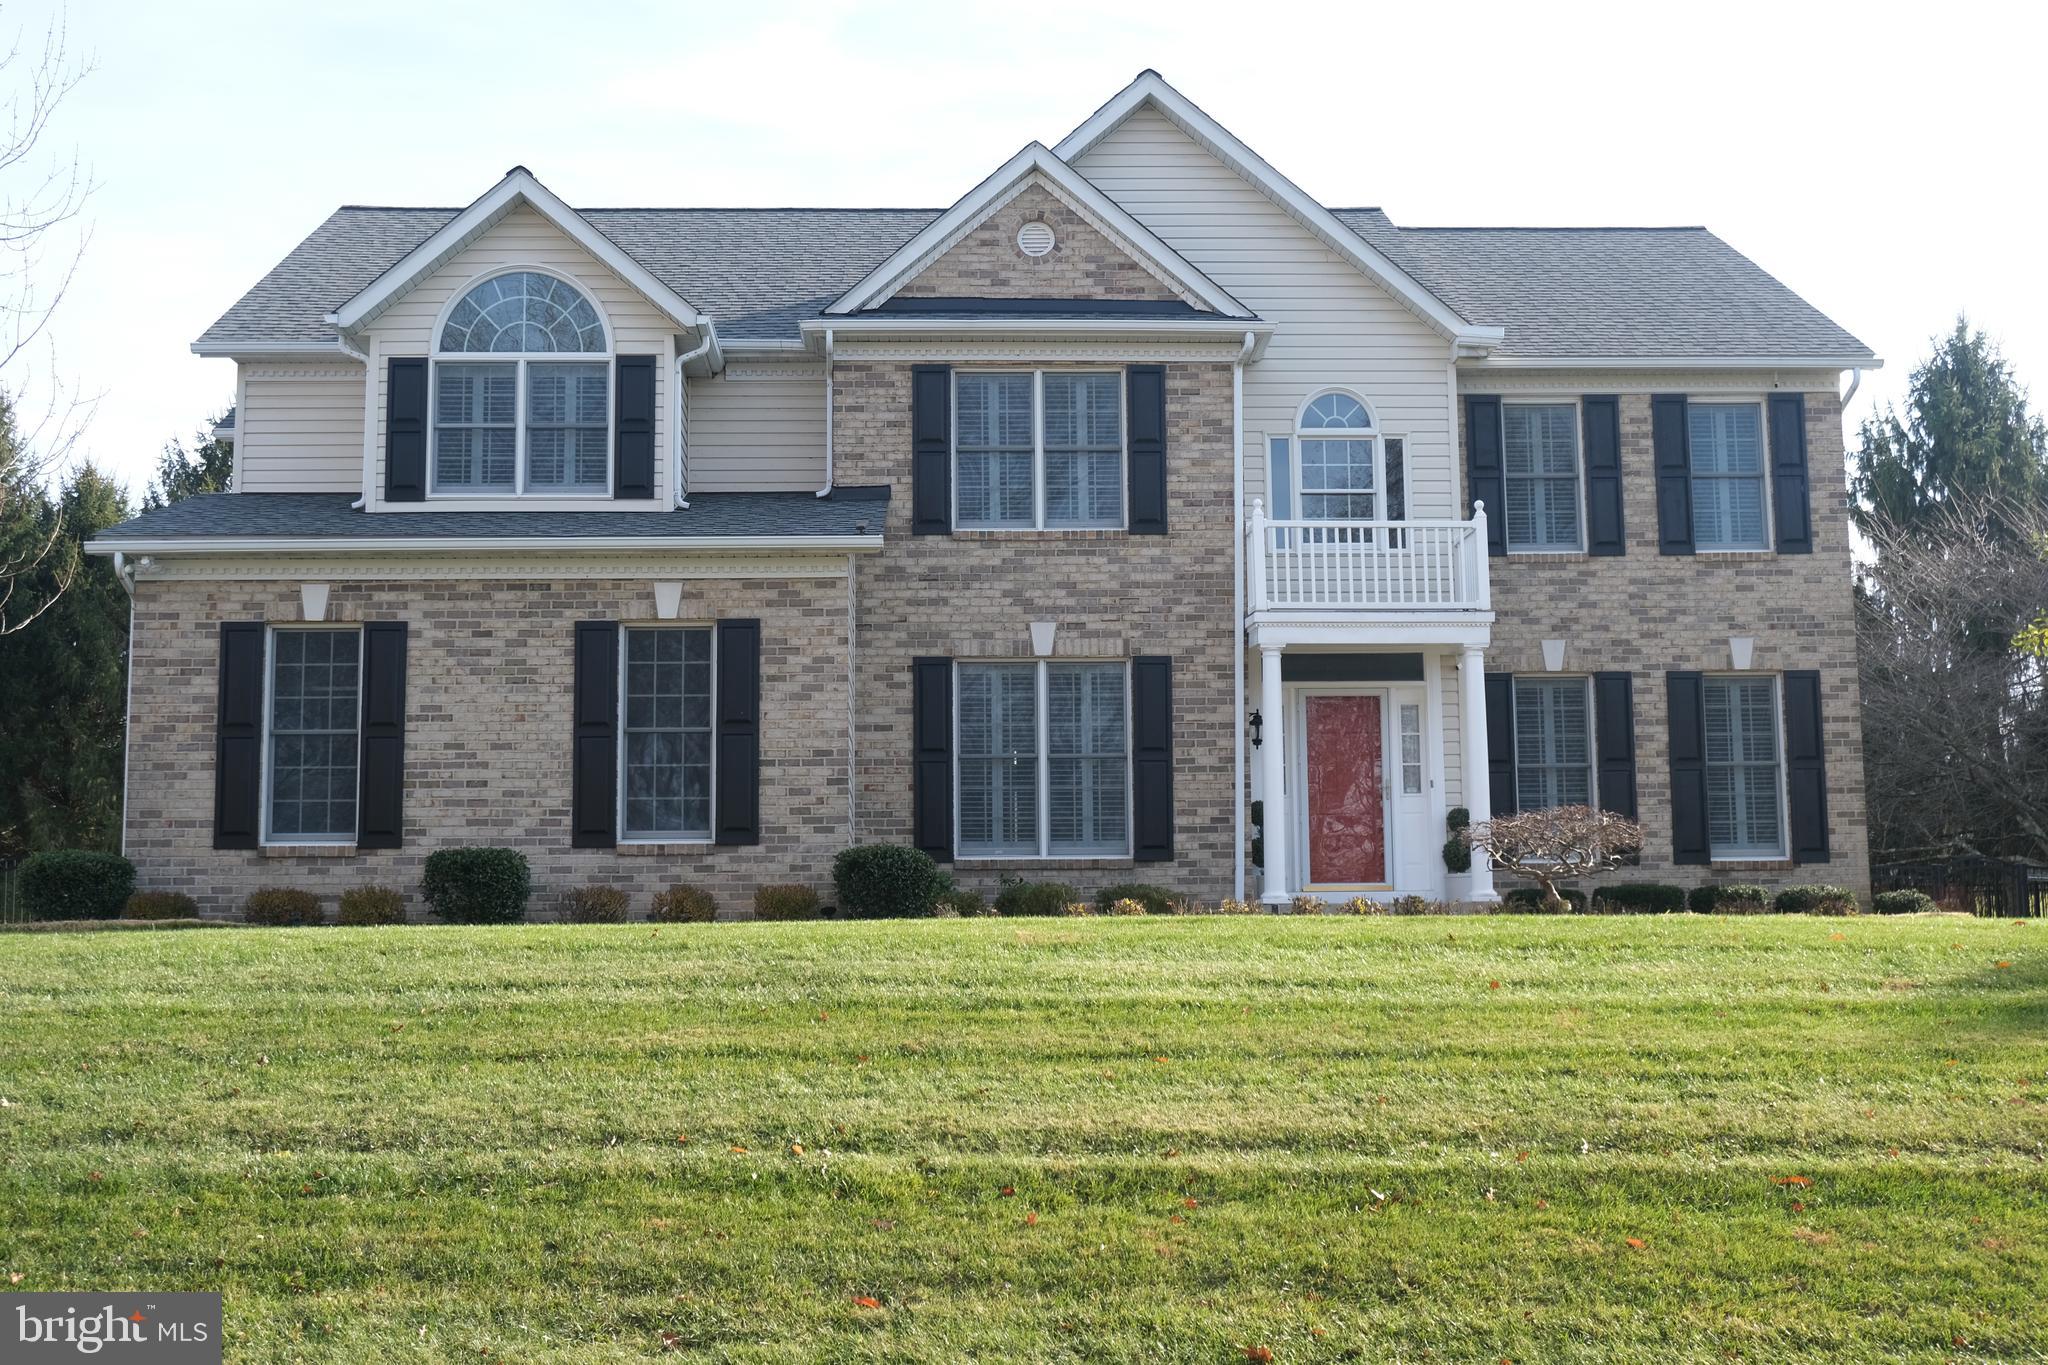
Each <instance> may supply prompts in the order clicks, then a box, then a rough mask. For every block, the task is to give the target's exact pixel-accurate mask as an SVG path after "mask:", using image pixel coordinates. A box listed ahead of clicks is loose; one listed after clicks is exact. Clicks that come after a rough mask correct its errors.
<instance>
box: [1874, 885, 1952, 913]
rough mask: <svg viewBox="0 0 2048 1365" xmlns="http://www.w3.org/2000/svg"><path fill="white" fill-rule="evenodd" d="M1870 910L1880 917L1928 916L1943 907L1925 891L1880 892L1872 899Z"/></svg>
mask: <svg viewBox="0 0 2048 1365" xmlns="http://www.w3.org/2000/svg"><path fill="white" fill-rule="evenodd" d="M1870 908H1871V910H1872V912H1873V913H1875V914H1879V915H1926V914H1931V913H1932V912H1934V911H1936V910H1939V909H1940V908H1941V907H1940V906H1938V905H1936V904H1935V903H1934V897H1932V896H1930V895H1928V894H1927V893H1926V892H1925V891H1880V892H1878V893H1877V894H1876V895H1875V896H1872V897H1871V898H1870Z"/></svg>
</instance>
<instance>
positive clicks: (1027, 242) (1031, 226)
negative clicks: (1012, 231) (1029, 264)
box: [1017, 220, 1053, 256]
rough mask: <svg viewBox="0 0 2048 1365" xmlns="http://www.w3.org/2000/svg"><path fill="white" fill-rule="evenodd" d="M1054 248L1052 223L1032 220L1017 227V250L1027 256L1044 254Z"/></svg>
mask: <svg viewBox="0 0 2048 1365" xmlns="http://www.w3.org/2000/svg"><path fill="white" fill-rule="evenodd" d="M1052 248H1053V235H1052V225H1051V224H1050V223H1041V222H1037V221H1035V220H1034V221H1032V222H1029V223H1026V224H1025V225H1024V226H1023V227H1020V228H1018V229H1017V250H1019V251H1021V252H1023V253H1024V254H1025V255H1026V256H1043V255H1044V254H1045V253H1046V252H1048V251H1051V250H1052Z"/></svg>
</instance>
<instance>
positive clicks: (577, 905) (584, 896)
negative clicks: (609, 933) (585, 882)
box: [562, 886, 626, 924]
mask: <svg viewBox="0 0 2048 1365" xmlns="http://www.w3.org/2000/svg"><path fill="white" fill-rule="evenodd" d="M562 918H563V919H565V920H567V921H568V922H569V923H571V924H624V923H625V922H626V893H625V892H623V891H621V890H619V888H617V887H616V886H579V887H577V888H575V889H574V890H572V891H571V892H569V894H568V895H566V896H564V897H563V898H562Z"/></svg>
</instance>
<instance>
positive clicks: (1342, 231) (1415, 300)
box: [1053, 71, 1505, 349]
mask: <svg viewBox="0 0 2048 1365" xmlns="http://www.w3.org/2000/svg"><path fill="white" fill-rule="evenodd" d="M1146 103H1150V104H1151V105H1152V106H1153V107H1154V108H1155V109H1157V110H1158V111H1159V112H1160V113H1161V114H1164V115H1165V116H1166V117H1167V118H1168V119H1169V120H1171V121H1172V122H1173V123H1175V124H1177V125H1178V126H1179V127H1180V130H1181V131H1182V132H1184V133H1186V134H1187V135H1188V136H1189V137H1192V138H1193V139H1195V141H1197V142H1200V143H1202V144H1203V145H1204V146H1206V147H1207V148H1208V149H1209V150H1210V151H1211V152H1214V153H1215V154H1216V155H1217V156H1218V157H1219V158H1220V159H1221V160H1222V161H1223V163H1224V164H1225V165H1227V166H1229V167H1230V168H1231V169H1232V170H1233V171H1236V172H1237V173H1238V174H1239V175H1241V176H1243V177H1244V178H1245V179H1246V180H1248V181H1250V182H1251V184H1252V185H1253V186H1254V187H1255V188H1257V189H1258V190H1259V191H1260V193H1262V194H1264V195H1265V196H1266V197H1267V198H1269V199H1271V200H1272V201H1273V202H1274V203H1276V204H1278V205H1279V206H1280V207H1281V208H1283V209H1285V210H1287V212H1288V213H1290V214H1292V215H1293V216H1294V218H1295V219H1296V220H1297V221H1298V222H1300V223H1301V224H1302V226H1304V227H1306V228H1308V229H1309V231H1311V232H1313V233H1315V234H1316V235H1317V236H1318V237H1321V238H1322V239H1323V240H1324V241H1326V242H1328V243H1329V244H1330V246H1331V247H1333V248H1335V249H1336V251H1337V252H1338V254H1340V255H1342V256H1343V257H1344V258H1345V259H1346V260H1348V261H1349V262H1350V263H1351V265H1352V266H1353V267H1354V268H1355V269H1358V270H1361V271H1363V272H1365V274H1366V275H1367V276H1369V277H1371V278H1372V279H1373V280H1375V281H1376V282H1377V283H1378V284H1379V285H1380V287H1381V288H1383V289H1385V290H1387V292H1389V293H1391V294H1392V295H1394V297H1395V298H1397V299H1399V300H1400V301H1401V302H1402V303H1403V304H1405V305H1407V307H1408V308H1409V309H1410V310H1411V311H1412V312H1414V313H1415V314H1416V316H1418V317H1420V318H1422V319H1423V321H1425V322H1427V323H1429V325H1430V326H1432V327H1434V328H1436V330H1437V331H1439V332H1441V333H1442V334H1443V335H1444V336H1446V337H1449V338H1451V339H1452V340H1454V341H1457V342H1459V343H1461V344H1463V345H1467V346H1471V347H1474V348H1477V349H1484V348H1486V347H1490V346H1497V345H1499V344H1500V341H1501V338H1502V337H1503V336H1504V335H1505V332H1504V330H1503V329H1501V328H1499V327H1481V326H1478V325H1476V324H1474V323H1471V322H1467V321H1466V320H1465V319H1464V318H1462V317H1460V316H1458V314H1457V312H1456V311H1455V310H1454V309H1452V308H1451V307H1450V305H1448V304H1446V303H1445V302H1444V301H1443V300H1442V299H1440V298H1438V297H1437V296H1436V295H1435V294H1432V293H1431V292H1430V291H1429V290H1428V289H1427V288H1425V287H1424V286H1423V284H1422V282H1421V281H1420V280H1418V279H1416V278H1415V277H1414V276H1413V275H1410V274H1409V273H1408V272H1407V271H1405V270H1403V269H1402V268H1401V267H1400V266H1398V265H1396V264H1394V262H1393V260H1392V259H1391V258H1389V257H1388V256H1386V255H1385V254H1384V253H1382V252H1381V251H1380V249H1379V248H1378V247H1375V246H1374V245H1373V244H1372V243H1370V242H1368V241H1366V240H1365V238H1363V237H1361V236H1359V235H1358V234H1357V233H1356V232H1354V231H1353V230H1352V229H1350V228H1348V227H1346V226H1345V225H1344V224H1343V223H1342V222H1341V221H1339V220H1338V218H1337V216H1336V215H1335V214H1333V213H1331V212H1330V211H1329V210H1328V209H1326V208H1324V207H1323V206H1322V205H1321V204H1318V203H1317V202H1316V201H1315V200H1314V199H1311V198H1310V197H1309V196H1308V195H1307V194H1306V193H1305V192H1303V190H1302V189H1301V187H1300V186H1299V185H1296V184H1295V183H1294V182H1293V181H1292V180H1289V179H1288V178H1287V177H1286V176H1284V175H1282V174H1280V172H1279V171H1277V170H1274V169H1273V167H1272V166H1271V165H1270V164H1269V163H1268V162H1267V161H1266V159H1265V158H1264V157H1262V156H1260V155H1259V154H1258V153H1257V152H1255V151H1253V150H1252V149H1251V148H1249V147H1247V146H1245V145H1244V143H1242V142H1240V141H1239V140H1238V138H1237V135H1236V134H1235V133H1232V132H1231V131H1230V130H1229V129H1228V128H1225V127H1224V126H1223V125H1222V124H1220V123H1218V122H1217V121H1216V120H1215V119H1213V118H1211V117H1209V115H1207V114H1206V113H1204V112H1202V110H1201V108H1200V107H1199V106H1197V105H1196V104H1195V102H1194V101H1193V100H1190V99H1189V98H1188V97H1187V96H1186V95H1183V94H1181V93H1180V91H1178V90H1176V89H1174V88H1173V87H1172V86H1170V85H1168V84H1167V83H1166V79H1165V77H1163V76H1161V75H1160V74H1159V73H1158V72H1157V71H1144V72H1140V73H1139V75H1138V78H1137V79H1136V80H1134V81H1132V82H1131V83H1130V84H1129V85H1127V86H1125V87H1124V88H1123V89H1122V90H1120V91H1118V92H1117V94H1116V95H1115V96H1113V97H1112V98H1111V99H1110V101H1109V103H1107V104H1105V105H1103V106H1102V107H1101V108H1100V109H1098V110H1096V111H1095V112H1094V114H1092V115H1091V116H1089V118H1088V120H1087V121H1086V122H1085V123H1083V124H1082V125H1081V126H1080V127H1078V128H1076V129H1075V130H1074V131H1073V132H1071V133H1068V134H1067V135H1066V136H1065V137H1064V138H1062V139H1060V142H1059V144H1058V145H1057V146H1055V147H1054V148H1053V153H1054V155H1056V156H1058V157H1059V158H1060V159H1061V160H1062V161H1063V162H1072V161H1077V160H1079V159H1080V157H1081V156H1082V154H1084V153H1085V152H1087V150H1088V149H1089V148H1091V147H1093V146H1094V145H1095V144H1096V143H1098V142H1100V141H1102V139H1103V138H1104V137H1106V136H1108V134H1109V133H1110V131H1111V130H1112V129H1114V128H1115V127H1116V126H1117V125H1118V124H1120V123H1122V122H1123V121H1124V120H1125V119H1126V118H1129V117H1130V116H1131V114H1132V113H1134V112H1136V110H1137V109H1138V108H1139V107H1140V106H1141V105H1144V104H1146Z"/></svg>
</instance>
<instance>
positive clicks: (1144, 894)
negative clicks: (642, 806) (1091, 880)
mask: <svg viewBox="0 0 2048 1365" xmlns="http://www.w3.org/2000/svg"><path fill="white" fill-rule="evenodd" d="M1179 899H1181V895H1180V893H1179V892H1178V891H1169V890H1167V889H1166V888H1165V887H1163V886H1153V885H1152V884H1151V883H1149V882H1118V883H1117V884H1116V885H1115V886H1105V887H1103V888H1102V889H1101V890H1100V891H1098V892H1096V893H1095V908H1096V909H1097V910H1100V911H1101V912H1102V913H1103V914H1105V915H1107V914H1119V915H1121V914H1128V913H1129V912H1128V911H1123V910H1117V909H1116V908H1115V907H1116V903H1117V902H1118V901H1136V902H1137V903H1138V904H1140V905H1142V906H1144V907H1145V909H1144V911H1143V913H1145V914H1147V915H1170V914H1172V913H1173V903H1174V902H1175V901H1177V900H1179Z"/></svg>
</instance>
